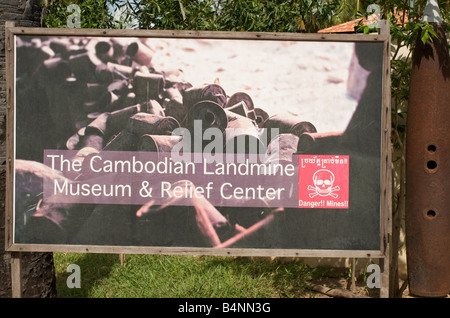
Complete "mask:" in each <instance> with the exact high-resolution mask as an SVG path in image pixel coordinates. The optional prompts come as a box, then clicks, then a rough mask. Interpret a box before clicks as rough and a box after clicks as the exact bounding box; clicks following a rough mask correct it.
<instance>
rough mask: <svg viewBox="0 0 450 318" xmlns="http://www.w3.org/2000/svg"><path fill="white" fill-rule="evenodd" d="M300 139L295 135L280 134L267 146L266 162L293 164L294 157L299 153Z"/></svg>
mask: <svg viewBox="0 0 450 318" xmlns="http://www.w3.org/2000/svg"><path fill="white" fill-rule="evenodd" d="M298 140H299V137H297V136H296V135H293V134H279V135H278V136H276V137H275V138H274V139H272V141H271V142H270V143H269V145H268V146H267V158H266V162H270V163H277V162H292V155H293V154H295V153H296V152H297V143H298Z"/></svg>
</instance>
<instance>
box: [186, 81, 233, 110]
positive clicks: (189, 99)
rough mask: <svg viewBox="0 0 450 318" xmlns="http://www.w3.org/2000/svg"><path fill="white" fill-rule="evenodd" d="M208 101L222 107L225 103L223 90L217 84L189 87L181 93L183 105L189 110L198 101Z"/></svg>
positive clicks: (225, 97) (225, 96)
mask: <svg viewBox="0 0 450 318" xmlns="http://www.w3.org/2000/svg"><path fill="white" fill-rule="evenodd" d="M204 100H209V101H212V102H215V103H217V104H219V105H220V107H224V106H225V104H226V102H227V95H226V93H225V90H224V89H223V88H222V87H221V86H220V85H217V84H207V85H203V86H200V87H191V88H188V89H186V90H185V91H184V92H183V104H185V106H186V107H187V108H188V109H189V108H191V107H192V106H194V105H195V104H197V103H198V102H200V101H204Z"/></svg>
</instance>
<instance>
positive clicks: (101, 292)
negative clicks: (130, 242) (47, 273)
mask: <svg viewBox="0 0 450 318" xmlns="http://www.w3.org/2000/svg"><path fill="white" fill-rule="evenodd" d="M54 258H55V270H56V287H57V293H58V297H59V298H124V297H126V298H147V297H150V298H192V297H194V298H235V297H240V298H279V297H283V298H298V297H308V295H309V294H310V292H309V290H308V286H307V284H308V283H309V282H311V281H314V280H316V279H318V278H320V277H321V275H322V274H321V273H320V272H319V271H318V270H316V269H310V268H308V267H307V266H306V265H305V264H303V263H300V262H295V261H291V262H286V261H284V262H283V261H282V260H281V259H277V260H271V259H269V258H260V259H250V258H243V257H239V258H234V257H228V256H227V257H220V256H202V257H195V256H169V255H167V256H165V255H126V258H125V262H124V264H123V265H121V263H120V261H119V256H118V255H113V254H81V253H54ZM70 264H77V265H78V266H80V274H81V275H80V276H81V277H80V278H81V288H79V289H78V288H73V289H70V288H68V287H67V284H66V281H67V278H68V277H69V275H70V273H68V272H67V271H66V270H67V267H68V266H69V265H70Z"/></svg>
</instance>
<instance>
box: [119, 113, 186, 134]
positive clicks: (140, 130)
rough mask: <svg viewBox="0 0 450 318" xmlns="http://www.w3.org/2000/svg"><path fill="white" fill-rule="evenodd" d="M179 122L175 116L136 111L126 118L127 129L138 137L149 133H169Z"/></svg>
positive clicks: (178, 125) (177, 126)
mask: <svg viewBox="0 0 450 318" xmlns="http://www.w3.org/2000/svg"><path fill="white" fill-rule="evenodd" d="M179 127H180V124H179V123H178V121H177V120H176V119H175V118H172V117H162V116H158V115H154V114H148V113H143V112H140V113H136V114H135V115H133V116H131V117H130V118H129V119H128V124H127V129H128V130H129V131H130V132H132V133H133V134H135V135H137V136H138V137H140V136H142V135H146V134H150V135H170V134H172V132H173V130H175V129H176V128H179Z"/></svg>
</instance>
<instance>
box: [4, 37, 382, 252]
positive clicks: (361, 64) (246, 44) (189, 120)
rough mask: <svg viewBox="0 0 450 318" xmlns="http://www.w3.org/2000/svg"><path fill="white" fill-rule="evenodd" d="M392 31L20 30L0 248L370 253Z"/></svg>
mask: <svg viewBox="0 0 450 318" xmlns="http://www.w3.org/2000/svg"><path fill="white" fill-rule="evenodd" d="M19 31H20V32H19ZM386 43H387V37H385V36H379V35H376V36H374V35H366V36H364V37H361V36H357V35H343V36H342V35H341V36H336V37H334V36H323V35H321V36H319V35H311V34H310V35H305V34H271V33H255V34H252V33H244V32H243V33H240V32H237V33H232V32H194V33H190V32H179V31H177V32H168V31H131V30H126V31H124V30H120V31H116V30H107V31H103V32H101V30H81V29H79V30H74V29H72V30H70V31H67V30H62V29H61V30H59V29H58V30H56V29H46V30H42V29H39V30H38V29H33V28H28V29H20V28H12V29H11V32H10V38H9V45H10V46H11V49H12V50H11V53H10V58H9V63H8V76H9V77H8V78H9V79H10V80H11V82H10V83H9V85H10V88H11V90H10V91H11V92H10V94H9V101H10V103H11V106H12V107H11V110H10V113H9V116H10V117H9V118H10V119H12V120H10V121H9V126H8V132H9V135H8V137H9V139H8V140H9V144H8V156H9V158H11V161H10V166H9V171H8V173H9V175H8V176H9V179H8V186H9V188H8V189H9V190H8V191H9V192H8V200H7V205H8V209H7V217H8V218H9V220H10V222H8V223H7V224H8V230H7V245H8V246H7V248H9V249H10V250H24V251H33V250H37V251H47V250H48V251H81V252H86V251H100V252H136V253H185V254H186V253H187V254H197V255H198V254H217V255H269V256H298V255H300V256H317V255H321V256H326V255H330V253H331V255H366V256H367V255H371V256H375V257H376V256H378V257H380V256H381V255H383V253H384V248H385V247H384V246H383V235H384V232H385V231H386V229H385V228H384V226H385V225H384V223H385V218H386V216H387V211H386V207H387V204H386V203H385V200H386V198H387V197H388V196H389V195H387V194H389V193H390V192H389V186H388V183H387V182H386V175H387V172H386V171H387V169H389V168H390V167H388V166H387V164H386V162H387V161H386V157H387V156H388V155H389V144H388V141H389V140H388V138H386V126H389V124H387V123H388V121H387V119H388V118H387V114H388V112H387V111H386V109H387V108H389V107H388V105H387V104H386V100H387V99H388V98H386V96H388V95H389V90H387V89H386V85H387V83H386V77H385V74H386V68H387V63H388V61H387V60H386V59H388V57H387V56H386V54H387V53H386V52H387V50H386ZM389 111H390V110H389ZM386 193H387V194H386Z"/></svg>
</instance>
